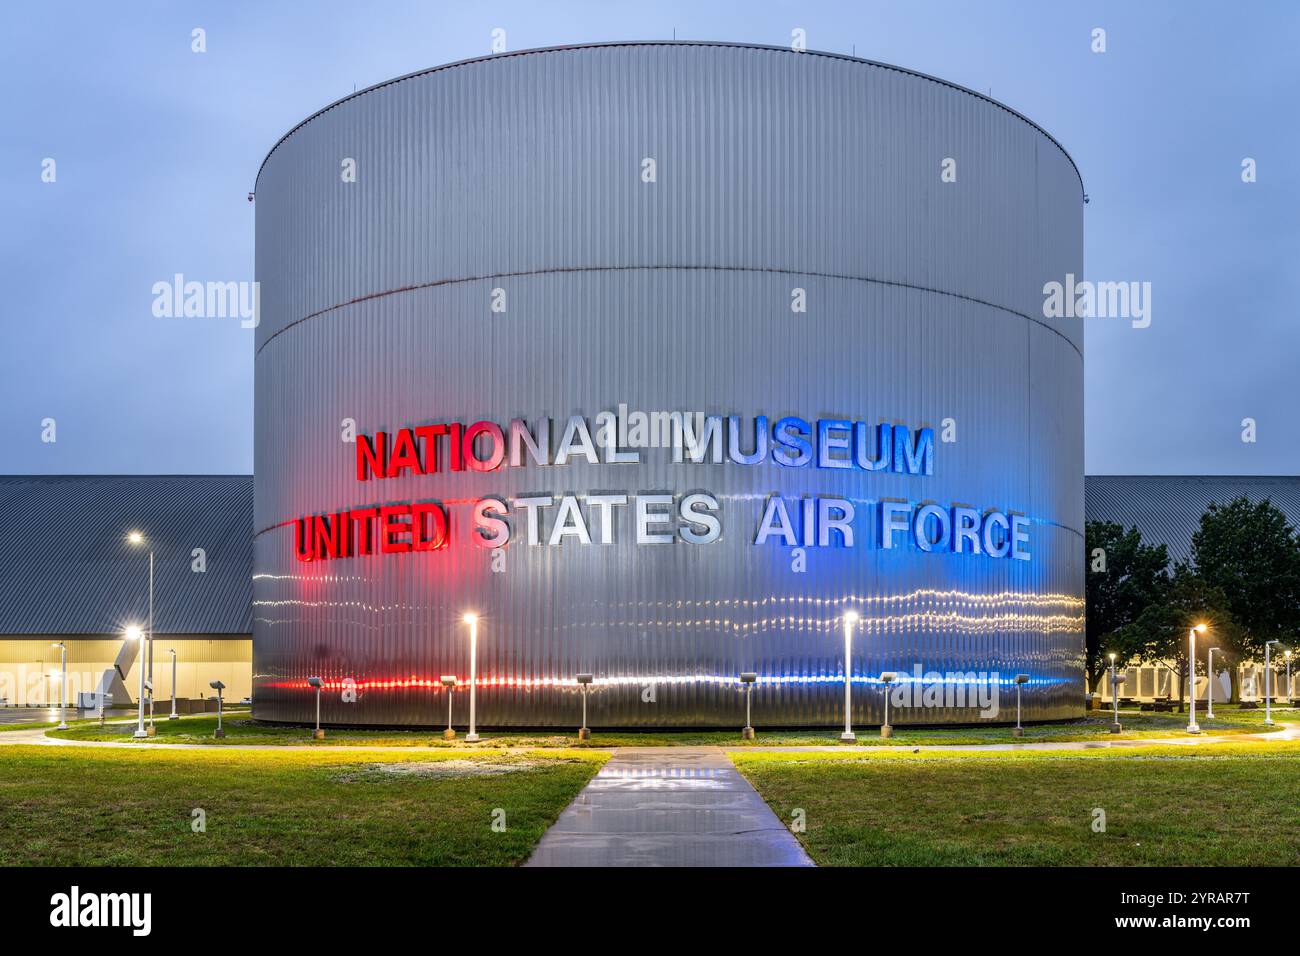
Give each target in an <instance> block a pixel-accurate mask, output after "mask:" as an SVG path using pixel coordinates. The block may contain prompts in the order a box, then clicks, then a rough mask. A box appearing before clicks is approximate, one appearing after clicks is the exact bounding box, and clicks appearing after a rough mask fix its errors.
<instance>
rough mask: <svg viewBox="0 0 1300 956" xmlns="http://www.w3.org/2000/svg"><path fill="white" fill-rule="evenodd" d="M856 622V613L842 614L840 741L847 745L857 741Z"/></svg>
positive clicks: (847, 612)
mask: <svg viewBox="0 0 1300 956" xmlns="http://www.w3.org/2000/svg"><path fill="white" fill-rule="evenodd" d="M857 622H858V612H857V611H845V612H844V733H842V734H840V741H841V742H843V743H847V744H851V743H853V742H854V741H855V740H857V739H858V738H857V735H856V734H854V733H853V625H854V624H856V623H857Z"/></svg>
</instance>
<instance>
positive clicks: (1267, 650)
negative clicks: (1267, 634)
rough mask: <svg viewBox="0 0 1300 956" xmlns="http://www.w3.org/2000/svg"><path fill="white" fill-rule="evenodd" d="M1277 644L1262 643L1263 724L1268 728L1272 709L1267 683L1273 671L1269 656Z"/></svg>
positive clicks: (1271, 642) (1271, 722)
mask: <svg viewBox="0 0 1300 956" xmlns="http://www.w3.org/2000/svg"><path fill="white" fill-rule="evenodd" d="M1277 643H1278V641H1276V640H1272V641H1265V642H1264V723H1266V724H1268V725H1269V726H1270V727H1271V726H1272V725H1273V708H1272V697H1271V693H1272V692H1271V690H1270V688H1271V687H1272V684H1271V683H1270V681H1269V675H1270V672H1271V671H1272V669H1273V665H1272V663H1271V658H1270V656H1269V655H1270V654H1271V652H1272V650H1273V645H1274V644H1277Z"/></svg>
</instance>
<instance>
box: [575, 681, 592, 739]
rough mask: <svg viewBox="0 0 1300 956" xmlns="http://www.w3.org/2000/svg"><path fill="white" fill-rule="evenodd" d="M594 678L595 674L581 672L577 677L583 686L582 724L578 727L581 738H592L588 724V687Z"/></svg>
mask: <svg viewBox="0 0 1300 956" xmlns="http://www.w3.org/2000/svg"><path fill="white" fill-rule="evenodd" d="M594 679H595V675H594V674H579V675H578V678H577V680H578V686H579V687H581V688H582V726H581V727H579V728H578V739H579V740H590V739H591V729H590V728H589V727H588V726H587V688H588V687H590V686H591V682H592V681H593V680H594Z"/></svg>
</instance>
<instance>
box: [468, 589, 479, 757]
mask: <svg viewBox="0 0 1300 956" xmlns="http://www.w3.org/2000/svg"><path fill="white" fill-rule="evenodd" d="M465 623H466V624H468V625H469V733H467V734H466V735H465V742H466V743H471V744H472V743H477V742H478V731H477V730H476V724H475V712H474V706H475V700H474V690H475V686H476V685H477V684H478V615H477V614H466V615H465Z"/></svg>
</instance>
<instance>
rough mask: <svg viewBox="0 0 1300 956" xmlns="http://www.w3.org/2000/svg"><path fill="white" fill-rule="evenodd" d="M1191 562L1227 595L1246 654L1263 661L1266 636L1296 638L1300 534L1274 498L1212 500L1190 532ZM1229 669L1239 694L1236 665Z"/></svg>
mask: <svg viewBox="0 0 1300 956" xmlns="http://www.w3.org/2000/svg"><path fill="white" fill-rule="evenodd" d="M1192 563H1193V566H1194V568H1195V571H1196V573H1197V574H1198V575H1199V576H1200V577H1201V578H1203V579H1204V580H1205V582H1206V584H1207V585H1209V586H1210V587H1212V588H1214V589H1216V590H1218V591H1219V592H1221V593H1222V594H1223V595H1224V596H1225V598H1226V602H1227V609H1228V610H1229V611H1230V612H1231V614H1232V618H1233V620H1234V621H1235V622H1236V624H1237V625H1238V626H1239V627H1240V630H1241V635H1240V640H1239V646H1238V649H1239V650H1240V651H1241V653H1242V654H1244V655H1245V656H1248V657H1253V658H1254V659H1256V660H1260V659H1262V658H1263V656H1264V642H1265V641H1271V640H1281V641H1291V640H1294V636H1295V634H1296V632H1297V631H1298V630H1300V537H1298V536H1297V534H1296V530H1295V528H1293V527H1291V525H1290V524H1289V523H1288V522H1287V517H1286V515H1285V514H1284V513H1283V512H1282V511H1281V510H1280V509H1278V508H1277V507H1275V506H1274V505H1273V503H1272V502H1271V501H1269V500H1268V499H1267V498H1265V499H1264V500H1263V501H1260V502H1258V503H1255V502H1252V501H1250V500H1249V499H1248V498H1237V499H1236V500H1235V501H1233V502H1231V503H1230V504H1228V505H1226V506H1223V505H1219V504H1211V505H1210V507H1209V509H1208V510H1207V511H1206V512H1205V514H1203V515H1201V525H1200V527H1199V528H1198V529H1197V530H1196V532H1195V533H1194V534H1193V535H1192ZM1231 674H1232V693H1233V696H1234V697H1237V696H1239V694H1238V687H1237V669H1236V668H1235V667H1234V668H1232V669H1231Z"/></svg>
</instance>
